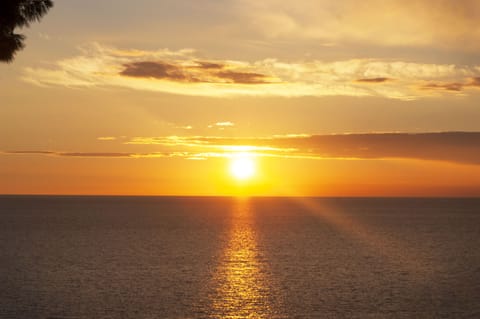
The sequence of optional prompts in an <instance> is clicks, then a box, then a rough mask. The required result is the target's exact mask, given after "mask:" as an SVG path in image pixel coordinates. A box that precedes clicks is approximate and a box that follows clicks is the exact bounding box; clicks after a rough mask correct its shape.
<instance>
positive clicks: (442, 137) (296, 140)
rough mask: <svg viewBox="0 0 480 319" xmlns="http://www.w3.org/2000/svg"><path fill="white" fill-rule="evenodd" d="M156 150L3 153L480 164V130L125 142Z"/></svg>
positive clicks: (174, 138)
mask: <svg viewBox="0 0 480 319" xmlns="http://www.w3.org/2000/svg"><path fill="white" fill-rule="evenodd" d="M129 145H131V146H135V147H140V146H142V145H143V146H144V147H147V148H153V149H154V150H155V151H153V152H141V153H138V152H59V151H50V150H33V151H32V150H16V151H4V152H3V154H10V155H43V156H61V157H104V158H152V157H178V158H184V159H207V158H212V157H231V156H235V154H236V153H239V152H249V153H252V154H255V155H256V156H265V157H282V158H309V159H326V158H330V159H331V158H338V159H417V160H430V161H448V162H455V163H464V164H474V165H480V132H441V133H415V134H413V133H366V134H339V135H304V134H296V135H280V136H269V137H261V138H225V137H215V136H165V137H161V136H160V137H134V138H130V139H129V140H127V141H126V142H124V144H119V146H120V147H122V149H125V148H128V147H129Z"/></svg>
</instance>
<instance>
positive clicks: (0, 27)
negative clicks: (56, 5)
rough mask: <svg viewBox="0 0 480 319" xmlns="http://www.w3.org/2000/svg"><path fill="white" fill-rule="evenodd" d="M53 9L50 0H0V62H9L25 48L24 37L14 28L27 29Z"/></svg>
mask: <svg viewBox="0 0 480 319" xmlns="http://www.w3.org/2000/svg"><path fill="white" fill-rule="evenodd" d="M51 7H53V2H52V1H51V0H0V61H2V62H11V61H13V58H14V57H15V54H16V52H17V51H19V50H21V49H23V48H24V47H25V44H24V40H25V36H24V35H22V34H17V33H15V32H14V31H15V28H22V27H29V26H30V23H31V22H35V21H40V19H41V18H42V17H43V16H44V15H45V14H46V13H47V12H48V10H49V9H50V8H51Z"/></svg>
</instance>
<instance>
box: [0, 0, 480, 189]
mask: <svg viewBox="0 0 480 319" xmlns="http://www.w3.org/2000/svg"><path fill="white" fill-rule="evenodd" d="M479 18H480V2H478V1H476V0H463V1H454V0H438V1H430V0H402V1H400V0H364V1H356V0H335V1H334V0H316V1H314V0H311V1H309V0H297V1H286V0H263V1H253V0H223V1H214V0H202V1H198V0H196V1H194V0H162V1H153V0H138V1H125V0H115V1H113V0H100V1H98V0H96V1H93V0H84V1H74V0H62V1H60V0H57V1H55V5H54V7H53V8H52V9H51V10H50V11H49V12H48V14H47V15H45V16H44V17H43V19H42V21H41V22H40V23H34V24H32V25H31V26H30V28H24V29H20V30H18V32H20V33H23V34H25V35H26V37H27V40H26V47H25V49H24V50H22V51H20V52H19V53H18V54H17V55H16V58H15V60H14V61H13V62H12V63H8V64H6V63H1V64H0V193H2V194H99V195H107V194H109V195H239V194H241V195H267V196H270V195H273V196H480V58H479V56H480V41H479V39H480V25H479V24H478V22H477V21H478V19H479ZM242 156H243V157H245V156H248V157H249V158H252V159H253V161H254V162H255V166H256V169H255V171H256V173H255V174H254V176H253V177H252V178H251V179H249V180H237V179H235V178H233V177H232V175H231V174H230V172H229V165H230V164H231V162H232V160H234V159H235V158H237V157H242Z"/></svg>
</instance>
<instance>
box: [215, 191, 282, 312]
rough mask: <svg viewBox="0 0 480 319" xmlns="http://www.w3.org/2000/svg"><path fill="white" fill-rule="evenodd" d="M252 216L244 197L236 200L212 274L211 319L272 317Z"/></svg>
mask: <svg viewBox="0 0 480 319" xmlns="http://www.w3.org/2000/svg"><path fill="white" fill-rule="evenodd" d="M252 215H253V214H252V211H251V209H250V207H249V203H248V199H244V198H242V199H238V200H237V203H236V205H235V210H234V212H233V214H232V224H231V229H230V235H229V240H228V243H227V245H226V247H225V249H224V253H223V256H222V257H221V258H222V260H221V261H220V263H219V266H218V269H217V272H216V274H215V282H216V283H217V289H216V292H215V296H213V304H212V312H213V315H214V318H231V319H234V318H235V319H236V318H272V317H274V313H275V312H276V311H275V310H274V309H272V305H271V294H272V292H271V291H270V285H269V280H268V278H267V276H266V274H267V273H268V271H267V267H268V265H267V263H266V261H265V259H264V258H263V257H262V256H261V253H260V251H259V248H258V244H257V238H256V233H255V224H254V217H253V216H252ZM277 310H278V309H277Z"/></svg>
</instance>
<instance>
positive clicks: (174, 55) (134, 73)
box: [24, 44, 480, 100]
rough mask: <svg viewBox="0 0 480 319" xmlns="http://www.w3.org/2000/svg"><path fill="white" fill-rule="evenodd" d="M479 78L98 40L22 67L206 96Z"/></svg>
mask: <svg viewBox="0 0 480 319" xmlns="http://www.w3.org/2000/svg"><path fill="white" fill-rule="evenodd" d="M478 78H480V68H478V67H475V66H457V65H453V64H425V63H412V62H403V61H383V60H372V59H352V60H342V61H332V62H325V61H318V60H313V61H300V62H288V63H287V62H281V61H278V60H276V59H265V60H260V61H254V62H250V61H232V60H221V61H220V60H206V59H199V58H198V57H197V56H196V54H195V52H194V51H191V50H180V51H169V50H159V51H136V50H133V51H132V50H123V51H122V50H118V49H114V48H108V47H103V46H100V45H98V44H97V45H92V46H90V47H88V48H86V49H84V54H83V55H80V56H77V57H73V58H70V59H65V60H62V61H59V62H57V64H56V66H54V67H53V68H35V69H34V68H27V69H25V74H24V80H26V81H28V82H31V83H34V84H37V85H43V86H45V85H60V86H67V87H79V88H82V87H85V88H92V87H103V86H114V87H127V88H131V89H137V90H148V91H156V92H163V93H172V94H180V95H193V96H210V97H223V96H267V97H269V96H273V97H275V96H279V97H298V96H315V97H320V96H381V97H385V98H394V99H404V100H412V99H418V98H421V97H425V96H432V93H429V91H432V90H435V89H436V90H438V89H443V90H444V91H446V92H454V91H457V92H458V91H460V90H462V89H463V88H467V87H478V85H477V83H478V82H477V80H478ZM393 79H395V81H393ZM467 79H471V80H470V84H469V83H467V82H466V81H467ZM425 83H426V84H425ZM442 83H459V84H457V85H456V86H455V85H447V86H443V85H441V84H442ZM462 83H464V84H462ZM365 84H382V85H369V86H368V87H367V86H366V85H365ZM418 87H420V88H422V87H423V88H424V90H417V89H415V88H418Z"/></svg>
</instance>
